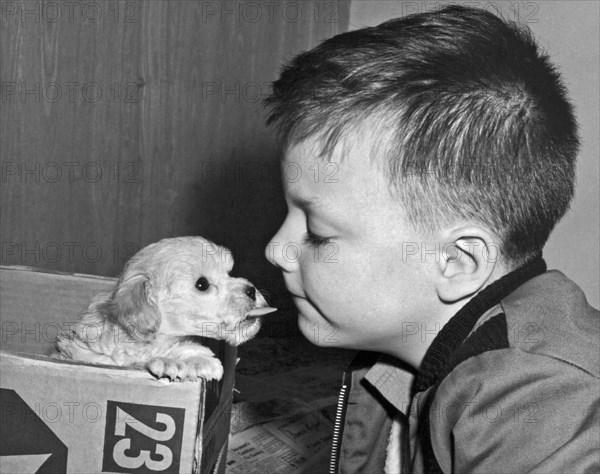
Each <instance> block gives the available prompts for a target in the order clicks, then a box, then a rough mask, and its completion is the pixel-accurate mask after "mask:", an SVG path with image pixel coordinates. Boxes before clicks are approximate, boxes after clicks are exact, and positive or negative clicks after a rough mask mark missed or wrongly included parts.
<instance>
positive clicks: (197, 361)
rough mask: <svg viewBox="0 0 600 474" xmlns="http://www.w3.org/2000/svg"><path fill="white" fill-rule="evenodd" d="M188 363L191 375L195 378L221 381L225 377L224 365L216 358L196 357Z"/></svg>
mask: <svg viewBox="0 0 600 474" xmlns="http://www.w3.org/2000/svg"><path fill="white" fill-rule="evenodd" d="M186 362H187V363H188V364H189V366H188V367H189V368H190V372H191V374H195V377H194V378H203V379H206V380H221V378H222V377H223V365H222V364H221V361H220V360H219V359H217V358H216V357H196V358H193V359H190V360H188V361H186Z"/></svg>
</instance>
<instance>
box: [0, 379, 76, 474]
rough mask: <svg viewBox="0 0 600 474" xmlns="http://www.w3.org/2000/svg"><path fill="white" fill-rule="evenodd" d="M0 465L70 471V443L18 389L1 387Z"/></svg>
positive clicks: (19, 469) (9, 468)
mask: <svg viewBox="0 0 600 474" xmlns="http://www.w3.org/2000/svg"><path fill="white" fill-rule="evenodd" d="M0 439H2V443H1V444H0V469H1V470H2V472H14V473H18V472H29V473H31V472H36V473H41V474H43V473H52V474H57V473H62V472H66V471H67V453H68V449H67V446H66V445H65V444H64V443H63V442H62V441H61V440H60V438H58V436H56V435H55V434H54V432H53V431H52V430H51V429H50V428H49V427H48V426H47V425H46V423H44V421H43V420H42V419H41V418H40V417H39V416H38V414H37V413H36V412H35V411H34V410H32V409H31V407H30V406H29V405H27V403H25V400H23V399H22V398H21V397H20V396H19V394H18V393H17V392H15V391H14V390H11V389H6V388H2V389H0Z"/></svg>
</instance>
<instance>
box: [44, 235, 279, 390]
mask: <svg viewBox="0 0 600 474" xmlns="http://www.w3.org/2000/svg"><path fill="white" fill-rule="evenodd" d="M232 268H233V257H232V255H231V252H230V251H229V250H228V249H226V248H224V247H220V246H218V245H215V244H214V243H212V242H210V241H208V240H206V239H203V238H201V237H178V238H172V239H164V240H161V241H160V242H157V243H154V244H151V245H149V246H147V247H145V248H143V249H142V250H140V251H139V252H138V253H137V254H136V255H134V256H133V257H132V258H131V259H130V260H129V261H128V262H127V264H126V266H125V269H124V271H123V274H122V275H121V277H120V278H119V280H118V282H117V284H116V287H115V289H114V290H113V291H112V293H103V294H99V295H97V296H96V297H95V298H94V299H93V300H92V302H91V304H90V306H89V307H88V309H87V311H86V312H85V313H84V314H83V315H82V317H81V319H80V320H79V321H78V322H77V323H76V324H75V325H74V326H72V327H70V328H69V330H68V331H66V332H63V333H62V334H60V335H59V337H58V340H57V344H56V353H55V354H54V356H55V357H58V358H61V359H70V360H78V361H84V362H89V363H96V364H109V365H119V366H128V367H137V368H143V367H145V368H146V369H148V370H149V371H150V372H151V373H152V374H153V375H154V376H156V377H157V378H161V377H168V378H170V379H171V380H195V379H197V378H204V379H208V380H211V379H216V380H219V379H220V378H221V377H222V376H223V366H222V365H221V362H220V361H219V359H217V358H216V357H215V356H214V354H213V353H212V351H211V350H210V349H208V348H207V347H205V346H202V345H201V344H200V343H199V342H198V340H197V338H194V337H191V336H203V337H209V338H213V339H220V340H224V341H226V342H227V343H229V344H231V345H234V346H237V345H238V344H241V343H243V342H245V341H247V340H248V339H250V338H252V337H254V336H255V335H256V333H257V332H258V330H259V328H260V324H261V321H260V316H262V315H263V314H267V313H270V312H272V311H276V309H275V308H269V307H268V306H267V302H266V301H265V299H264V297H263V296H262V295H261V294H260V292H259V291H258V290H257V289H256V288H255V287H254V286H253V285H252V284H251V283H250V282H249V281H247V280H245V279H243V278H232V277H230V276H229V272H230V271H231V269H232Z"/></svg>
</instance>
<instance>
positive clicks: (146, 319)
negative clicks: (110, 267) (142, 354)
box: [110, 273, 160, 341]
mask: <svg viewBox="0 0 600 474" xmlns="http://www.w3.org/2000/svg"><path fill="white" fill-rule="evenodd" d="M110 306H111V311H110V312H111V317H112V318H113V320H114V321H115V322H116V323H117V324H118V325H119V326H121V327H123V328H124V329H125V330H126V331H127V333H128V334H129V335H130V336H131V337H132V338H133V339H134V340H138V341H147V340H151V339H152V338H153V337H154V334H155V333H156V331H157V330H158V328H159V326H160V314H159V312H158V309H157V307H156V304H155V302H154V301H153V298H152V288H151V284H150V277H149V276H148V275H147V274H145V273H136V274H133V275H127V276H126V277H125V278H123V279H122V280H121V281H119V284H118V286H117V289H116V290H115V292H114V294H113V298H112V301H111V305H110Z"/></svg>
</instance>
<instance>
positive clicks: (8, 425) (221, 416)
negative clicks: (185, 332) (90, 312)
mask: <svg viewBox="0 0 600 474" xmlns="http://www.w3.org/2000/svg"><path fill="white" fill-rule="evenodd" d="M115 281H116V280H115V279H113V278H103V277H96V276H91V275H78V274H74V275H72V274H64V273H52V272H46V271H40V270H36V269H32V268H28V267H18V266H0V322H1V327H0V374H1V376H0V395H1V408H0V410H1V412H0V439H1V440H2V442H1V443H0V472H11V473H13V472H50V473H59V472H70V473H98V472H119V473H142V472H144V473H148V472H156V473H180V472H182V473H188V472H194V473H199V472H202V473H213V472H219V473H222V472H224V470H225V460H226V459H225V458H226V452H227V439H228V434H229V421H230V414H231V401H232V392H233V382H234V373H235V362H236V350H235V348H234V347H231V346H228V345H227V344H225V343H223V342H218V341H213V340H206V344H207V345H209V346H210V348H211V349H212V350H213V352H214V353H215V354H216V355H217V356H218V357H219V358H220V359H221V362H222V363H223V366H224V368H225V376H224V377H223V379H222V380H221V381H219V382H214V381H211V382H208V383H207V382H205V381H197V382H177V383H163V382H160V381H157V380H156V379H154V378H153V377H152V376H151V375H150V374H149V373H147V372H144V371H141V370H131V369H124V368H119V367H112V366H96V365H90V364H84V363H79V362H68V361H59V360H56V359H53V358H51V357H48V356H47V354H49V353H50V350H51V347H52V344H53V342H54V341H55V339H56V335H57V333H58V331H59V330H60V329H61V328H63V327H65V325H67V324H69V323H71V324H72V323H73V322H75V321H77V320H78V319H79V314H81V312H82V311H83V310H84V309H85V308H87V306H88V304H89V301H90V299H91V298H92V296H94V295H96V294H97V293H100V292H103V291H110V289H111V288H112V287H113V285H114V283H115Z"/></svg>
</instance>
